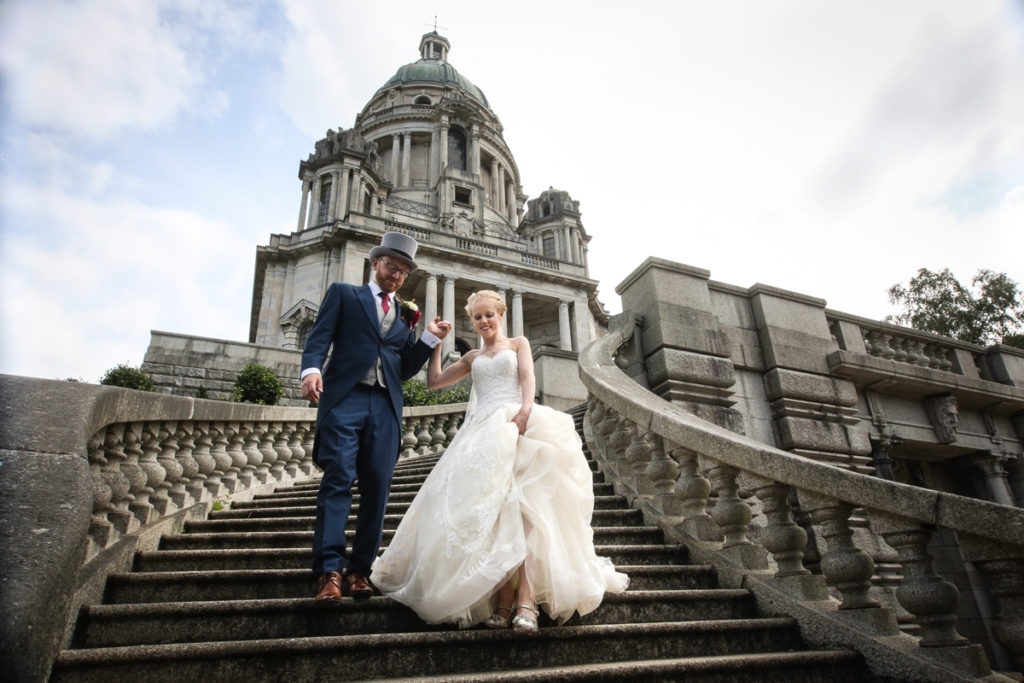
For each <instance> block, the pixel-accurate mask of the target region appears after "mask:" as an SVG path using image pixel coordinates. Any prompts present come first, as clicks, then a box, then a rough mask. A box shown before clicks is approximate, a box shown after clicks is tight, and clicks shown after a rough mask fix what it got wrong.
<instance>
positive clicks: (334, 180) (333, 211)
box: [327, 171, 341, 220]
mask: <svg viewBox="0 0 1024 683" xmlns="http://www.w3.org/2000/svg"><path fill="white" fill-rule="evenodd" d="M340 177H341V174H340V173H338V172H337V171H331V200H330V201H331V203H330V204H328V205H327V218H328V219H330V220H334V219H335V218H337V217H338V214H337V210H338V180H339V178H340Z"/></svg>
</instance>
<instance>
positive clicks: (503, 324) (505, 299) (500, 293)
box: [497, 288, 508, 337]
mask: <svg viewBox="0 0 1024 683" xmlns="http://www.w3.org/2000/svg"><path fill="white" fill-rule="evenodd" d="M497 292H498V296H500V297H501V300H502V302H504V304H505V308H506V312H505V315H503V316H502V317H501V331H502V333H503V334H504V335H505V336H506V337H507V336H508V297H507V296H506V295H505V290H504V289H503V288H498V289H497Z"/></svg>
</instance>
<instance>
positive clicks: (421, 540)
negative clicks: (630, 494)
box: [372, 349, 629, 627]
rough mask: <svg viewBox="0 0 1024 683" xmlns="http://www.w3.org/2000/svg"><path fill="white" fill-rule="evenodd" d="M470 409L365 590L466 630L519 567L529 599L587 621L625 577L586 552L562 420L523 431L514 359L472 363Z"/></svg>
mask: <svg viewBox="0 0 1024 683" xmlns="http://www.w3.org/2000/svg"><path fill="white" fill-rule="evenodd" d="M472 374H473V392H474V394H475V405H472V403H471V408H470V410H469V411H467V414H466V419H465V421H464V422H463V424H462V426H461V428H460V429H459V431H458V433H457V434H456V436H455V438H454V439H452V442H451V443H450V444H449V445H448V448H447V450H446V451H445V453H444V455H442V456H441V458H440V460H438V462H437V464H436V465H435V466H434V469H433V471H432V472H431V473H430V475H429V476H428V477H427V479H426V481H425V482H424V483H423V486H422V487H421V489H420V491H419V493H418V494H417V495H416V498H415V500H413V502H412V505H410V507H409V510H408V512H406V514H405V517H404V518H403V519H402V521H401V523H400V524H399V526H398V529H397V530H396V531H395V535H394V538H393V539H392V541H391V543H390V544H389V545H388V548H387V550H386V551H385V552H384V554H383V555H382V556H381V557H379V558H378V559H377V561H376V562H375V563H374V565H373V577H372V580H373V583H374V585H376V586H377V588H379V589H380V591H381V592H382V593H383V594H384V595H387V596H389V597H392V598H394V599H395V600H398V601H399V602H401V603H404V604H405V605H408V606H409V607H411V608H412V609H414V610H415V611H416V613H417V614H418V615H419V616H420V618H421V619H423V620H424V621H425V622H427V623H430V624H439V623H455V624H458V625H459V626H462V627H466V626H472V625H474V624H478V623H480V622H483V621H484V620H486V619H487V617H488V616H490V614H491V612H492V610H493V607H494V605H493V604H492V603H493V600H492V596H493V594H494V593H495V592H496V591H497V590H498V588H499V587H501V586H502V584H504V583H505V581H506V580H507V579H508V578H509V576H511V575H512V574H513V573H515V571H516V569H518V568H519V566H520V565H522V564H523V563H524V561H525V563H526V574H527V576H528V577H529V580H530V584H531V586H532V587H533V591H534V595H535V597H536V601H537V603H538V604H539V605H541V606H542V607H543V609H544V611H546V612H547V613H548V614H549V615H550V616H551V617H552V618H554V619H556V620H558V621H559V622H564V621H565V620H566V619H568V618H569V617H571V616H572V615H573V613H574V612H579V613H580V614H581V615H582V614H587V613H588V612H591V611H593V610H594V609H596V608H597V606H598V605H600V604H601V600H602V598H603V596H604V594H605V592H611V593H619V592H622V591H624V590H625V589H626V586H627V584H628V583H629V578H628V577H627V576H626V575H625V574H623V573H621V572H617V571H615V567H614V566H613V565H612V563H611V561H610V560H609V559H608V558H606V557H598V556H597V555H596V554H595V552H594V541H593V530H592V529H591V527H590V517H591V514H592V512H593V509H594V493H593V483H592V481H593V480H592V475H591V471H590V468H589V467H588V465H587V462H586V459H585V457H584V455H583V450H582V447H581V443H580V438H579V436H578V435H577V434H576V430H575V429H574V427H573V423H572V418H571V417H569V416H568V415H566V414H565V413H562V412H559V411H556V410H554V409H552V408H549V407H547V406H542V405H534V407H533V409H532V410H531V411H530V419H529V421H528V423H527V429H526V433H525V434H523V435H521V436H520V434H519V430H518V428H517V427H516V425H515V424H514V423H513V422H512V421H511V420H512V418H513V417H514V416H515V415H516V413H518V412H519V408H520V406H521V405H522V392H521V390H520V386H519V364H518V357H517V355H516V352H515V351H514V350H511V349H505V350H503V351H500V352H498V353H497V354H495V355H494V356H493V357H488V356H484V355H480V356H478V357H477V358H476V360H475V361H474V362H473V369H472Z"/></svg>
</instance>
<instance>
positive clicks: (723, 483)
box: [704, 460, 768, 569]
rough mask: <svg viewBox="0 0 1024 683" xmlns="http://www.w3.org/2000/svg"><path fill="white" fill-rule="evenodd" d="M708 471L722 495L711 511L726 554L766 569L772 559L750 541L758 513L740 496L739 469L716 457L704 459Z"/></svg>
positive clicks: (733, 558)
mask: <svg viewBox="0 0 1024 683" xmlns="http://www.w3.org/2000/svg"><path fill="white" fill-rule="evenodd" d="M704 473H705V475H706V476H707V477H708V479H710V480H711V485H712V487H713V488H714V490H715V491H716V493H717V494H718V500H717V501H716V502H715V507H714V509H713V510H712V511H711V519H713V520H714V521H715V524H717V525H718V528H719V529H720V530H721V532H722V536H723V538H724V540H723V542H722V550H721V552H722V554H723V555H725V556H727V557H729V558H730V559H732V560H733V561H735V562H737V563H738V564H739V565H740V566H742V567H745V568H747V569H766V568H767V567H768V560H767V558H766V557H765V553H764V551H763V550H761V549H760V548H758V547H757V546H755V545H754V544H753V543H751V542H750V539H749V538H748V537H747V534H748V533H749V527H750V520H751V518H752V517H753V516H754V515H753V510H751V508H750V505H749V504H748V503H747V502H746V501H745V500H743V499H742V498H740V494H739V491H740V488H739V485H738V484H737V482H736V477H737V476H738V475H739V469H737V468H735V467H733V466H731V465H725V464H722V463H718V462H715V461H713V460H707V461H706V462H704Z"/></svg>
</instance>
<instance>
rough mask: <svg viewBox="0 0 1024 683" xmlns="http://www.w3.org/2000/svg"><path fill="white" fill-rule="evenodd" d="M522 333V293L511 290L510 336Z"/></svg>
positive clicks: (521, 334) (520, 335)
mask: <svg viewBox="0 0 1024 683" xmlns="http://www.w3.org/2000/svg"><path fill="white" fill-rule="evenodd" d="M523 334H524V332H523V293H522V292H517V291H516V290H512V336H513V337H522V336H523Z"/></svg>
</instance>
